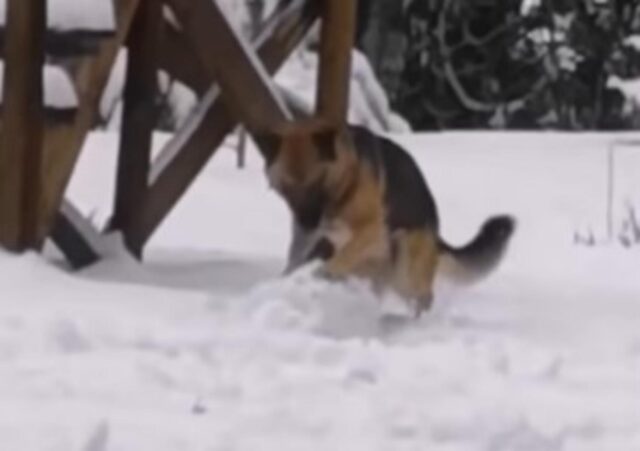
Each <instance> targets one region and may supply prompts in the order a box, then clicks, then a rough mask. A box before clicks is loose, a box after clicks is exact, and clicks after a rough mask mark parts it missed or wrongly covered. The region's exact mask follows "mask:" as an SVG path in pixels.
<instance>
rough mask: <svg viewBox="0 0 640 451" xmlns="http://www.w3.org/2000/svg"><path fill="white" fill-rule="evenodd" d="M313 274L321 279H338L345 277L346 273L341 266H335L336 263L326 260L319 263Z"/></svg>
mask: <svg viewBox="0 0 640 451" xmlns="http://www.w3.org/2000/svg"><path fill="white" fill-rule="evenodd" d="M313 274H314V275H315V276H316V277H318V278H319V279H324V280H329V281H336V280H340V279H343V278H344V274H343V272H342V271H340V270H339V268H337V267H335V265H332V264H330V262H326V263H324V264H320V265H318V266H317V267H316V268H315V269H314V271H313Z"/></svg>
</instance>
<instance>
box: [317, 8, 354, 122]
mask: <svg viewBox="0 0 640 451" xmlns="http://www.w3.org/2000/svg"><path fill="white" fill-rule="evenodd" d="M319 1H321V3H322V26H321V31H320V68H319V74H318V88H317V94H316V95H317V97H316V112H317V114H318V115H319V116H322V117H324V118H325V119H327V120H328V121H330V122H332V123H336V124H340V123H343V122H344V121H345V120H346V118H347V111H348V107H349V80H350V78H351V51H352V48H353V41H354V37H355V30H356V9H357V0H319Z"/></svg>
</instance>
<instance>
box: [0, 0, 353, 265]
mask: <svg viewBox="0 0 640 451" xmlns="http://www.w3.org/2000/svg"><path fill="white" fill-rule="evenodd" d="M0 1H2V0H0ZM4 1H6V2H7V17H6V21H5V23H6V26H5V27H4V28H3V29H2V30H1V31H2V33H0V38H1V40H2V41H3V43H4V53H3V57H4V59H5V67H6V71H5V72H6V73H5V77H4V82H3V86H4V93H6V95H5V97H4V99H3V114H2V129H1V139H0V245H2V246H3V247H5V248H7V249H10V250H12V251H16V252H21V251H24V250H27V249H39V248H40V247H41V246H42V244H43V242H44V240H45V239H46V238H47V237H52V238H53V239H54V241H55V242H56V243H57V244H58V246H59V247H60V248H61V249H62V250H63V252H64V253H65V254H66V255H67V257H68V258H69V260H70V261H71V263H72V264H73V265H74V266H76V267H78V266H83V265H86V264H88V263H91V262H92V261H94V260H95V259H97V258H99V256H98V255H97V254H96V253H95V252H94V251H92V249H91V246H90V244H89V240H86V239H84V238H83V237H84V234H83V231H82V230H81V227H79V226H78V215H77V211H75V210H74V208H73V206H72V205H70V204H69V202H68V201H66V200H65V199H64V192H65V189H66V187H67V184H68V182H69V179H70V176H71V174H72V171H73V168H74V165H75V163H76V161H77V159H78V155H79V153H80V151H81V148H82V146H83V143H84V140H85V137H86V135H87V133H88V132H89V131H90V129H91V127H92V125H93V123H94V120H95V116H96V110H97V107H98V104H99V101H100V98H101V94H102V91H103V90H104V87H105V85H106V82H107V80H108V76H109V73H110V70H111V67H112V66H113V64H114V61H115V58H116V54H117V52H118V50H119V49H120V48H121V47H122V46H127V48H128V55H129V57H128V67H127V70H126V82H125V88H124V113H123V121H122V133H121V140H120V149H119V158H118V173H117V183H116V193H115V203H114V207H113V214H112V220H111V222H110V229H112V230H119V231H121V232H122V233H123V235H124V238H125V243H126V245H127V247H128V248H129V249H130V251H131V252H132V253H133V254H135V255H137V256H141V255H142V251H143V248H144V245H145V243H146V242H147V241H148V239H149V238H150V237H151V235H152V234H153V232H154V231H155V230H156V228H157V227H158V226H159V225H160V223H161V222H162V221H163V219H164V218H165V217H166V216H167V214H168V213H169V212H170V211H171V209H172V208H173V207H174V205H175V204H176V202H178V200H179V199H180V197H181V196H182V195H183V194H184V193H185V191H186V190H187V189H188V188H189V186H190V184H191V182H192V181H193V180H194V178H195V177H196V176H197V175H198V173H199V172H200V170H201V169H202V168H203V166H204V165H205V164H206V163H207V161H208V160H209V159H210V158H211V156H212V155H213V154H214V153H215V151H216V149H217V148H218V147H219V146H220V144H221V143H222V141H223V139H224V137H225V136H226V135H227V134H228V133H229V132H231V131H232V130H233V129H234V128H235V126H236V125H237V124H238V123H242V125H243V126H244V127H245V128H246V129H247V130H248V131H249V133H254V132H256V131H264V130H269V129H272V128H273V127H276V126H277V125H278V124H279V123H280V122H282V121H291V120H294V119H293V117H292V114H291V112H290V110H289V107H288V105H287V103H286V101H284V100H283V99H282V98H281V96H280V95H279V94H278V91H277V90H275V89H274V86H273V83H272V80H271V75H272V74H273V73H274V72H275V71H276V70H277V69H278V68H279V67H280V66H281V64H282V63H283V62H284V61H285V59H286V58H287V56H288V55H289V54H290V53H291V52H292V50H294V48H295V47H296V46H297V45H298V44H299V43H300V42H301V40H302V38H303V37H304V36H305V35H306V33H307V31H308V30H309V29H310V27H311V26H312V25H313V24H314V23H315V22H316V20H317V19H319V18H321V46H320V73H319V87H318V92H317V96H318V98H317V106H318V108H317V110H318V111H317V112H316V114H320V115H323V116H324V117H326V118H328V119H329V120H331V121H336V122H341V121H344V120H345V114H346V108H347V103H348V86H349V83H348V78H349V72H350V54H351V47H352V45H353V37H354V36H353V35H354V32H355V23H354V22H355V11H356V0H281V1H280V3H279V4H278V6H277V7H276V9H275V11H274V12H273V14H272V15H271V16H270V17H269V18H267V20H265V21H264V23H263V26H262V28H261V31H260V32H259V33H258V34H257V35H256V36H255V37H254V38H253V41H252V42H251V43H248V42H245V41H244V40H243V39H242V38H241V37H240V36H239V35H238V34H237V33H236V32H235V30H234V29H233V28H232V27H231V26H230V25H229V23H228V22H227V20H226V19H225V17H224V16H223V14H222V11H221V10H220V8H219V6H217V5H216V3H215V2H213V1H212V0H100V1H113V9H114V16H115V21H114V22H115V26H114V28H113V29H112V30H70V31H69V30H67V31H66V32H60V31H59V30H58V31H54V30H51V29H50V28H47V11H48V9H47V0H4ZM53 1H54V0H49V2H53ZM96 1H98V0H96ZM56 56H57V57H58V59H56V58H55V57H56ZM60 59H64V61H65V62H66V64H67V66H70V67H72V71H71V72H72V74H73V77H72V80H71V82H72V85H73V87H74V90H75V92H76V93H77V104H76V105H73V108H71V111H66V113H67V114H66V115H60V114H57V115H56V114H48V113H51V112H50V111H49V110H51V108H49V107H48V106H47V104H46V102H45V99H44V98H43V89H42V86H43V73H44V71H43V70H42V68H43V67H44V66H46V65H47V64H50V63H51V61H59V60H60ZM159 69H163V70H165V71H167V72H168V73H169V74H170V75H171V76H172V77H174V78H175V79H177V80H180V81H181V82H183V83H185V84H186V85H188V86H190V87H192V88H193V90H194V91H195V92H196V93H197V94H198V96H199V104H198V106H197V113H196V114H195V115H194V117H192V118H191V120H189V121H188V123H187V124H186V125H185V126H184V128H183V129H182V130H179V131H178V132H177V133H176V135H175V137H174V138H173V139H172V140H171V141H170V142H169V143H168V144H167V145H166V147H165V148H164V149H162V151H161V152H160V154H159V155H158V156H157V157H156V158H155V159H153V160H152V158H151V136H152V132H153V129H154V126H155V124H156V118H157V110H156V94H157V71H158V70H159ZM45 86H46V84H45ZM54 110H55V108H54ZM58 113H59V112H58ZM53 117H58V118H60V117H62V118H63V119H58V120H54V119H52V118H53Z"/></svg>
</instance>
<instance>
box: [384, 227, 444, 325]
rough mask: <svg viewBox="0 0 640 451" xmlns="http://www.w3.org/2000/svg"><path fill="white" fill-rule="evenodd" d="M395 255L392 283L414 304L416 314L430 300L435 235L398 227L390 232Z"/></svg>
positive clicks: (429, 304)
mask: <svg viewBox="0 0 640 451" xmlns="http://www.w3.org/2000/svg"><path fill="white" fill-rule="evenodd" d="M392 239H393V241H394V248H395V256H394V271H393V278H392V286H393V287H394V289H395V290H396V291H397V292H398V294H400V295H401V296H402V297H404V298H405V299H406V300H407V301H413V302H415V303H416V304H417V306H416V307H417V308H416V314H417V315H419V314H420V313H421V312H422V311H424V310H428V309H429V308H430V307H431V304H432V302H433V280H434V277H435V273H436V266H437V263H438V245H437V237H436V234H435V233H433V232H432V231H429V230H427V231H425V230H424V229H416V230H399V231H396V232H395V233H394V235H393V238H392Z"/></svg>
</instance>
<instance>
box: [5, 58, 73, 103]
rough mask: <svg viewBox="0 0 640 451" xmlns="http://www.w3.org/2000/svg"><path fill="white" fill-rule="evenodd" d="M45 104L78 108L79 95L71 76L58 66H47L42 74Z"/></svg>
mask: <svg viewBox="0 0 640 451" xmlns="http://www.w3.org/2000/svg"><path fill="white" fill-rule="evenodd" d="M42 79H43V84H44V104H45V105H46V106H48V107H52V108H56V109H70V108H75V107H77V106H78V95H77V94H76V91H75V88H74V87H73V83H72V81H71V79H70V78H69V76H68V75H67V74H66V73H65V72H64V70H63V69H62V68H60V67H58V66H52V65H49V64H45V66H44V70H43V73H42ZM3 91H4V61H0V102H1V101H2V99H3V98H4V92H3Z"/></svg>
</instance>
